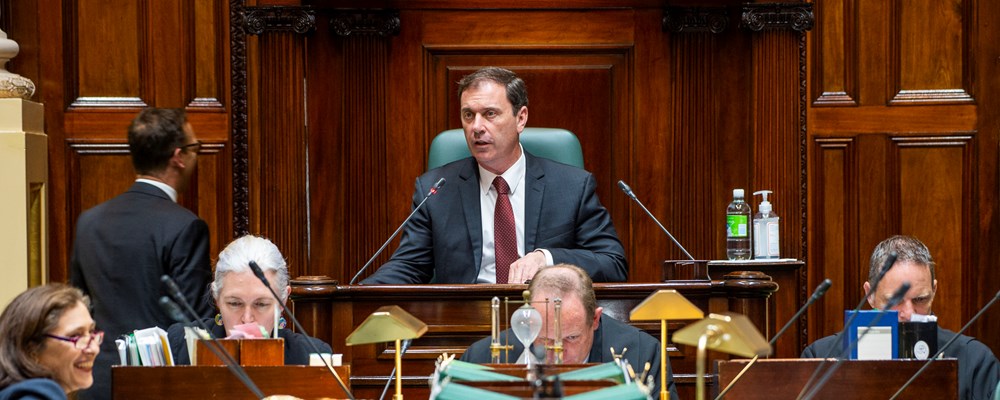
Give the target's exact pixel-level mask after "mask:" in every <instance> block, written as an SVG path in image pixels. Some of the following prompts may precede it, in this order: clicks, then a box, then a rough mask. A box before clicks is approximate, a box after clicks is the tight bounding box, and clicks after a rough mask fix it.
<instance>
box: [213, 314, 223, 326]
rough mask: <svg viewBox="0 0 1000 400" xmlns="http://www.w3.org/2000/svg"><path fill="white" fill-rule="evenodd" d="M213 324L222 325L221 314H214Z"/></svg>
mask: <svg viewBox="0 0 1000 400" xmlns="http://www.w3.org/2000/svg"><path fill="white" fill-rule="evenodd" d="M215 324H216V325H218V326H222V314H215Z"/></svg>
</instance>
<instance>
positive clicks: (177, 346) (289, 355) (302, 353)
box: [167, 318, 333, 365]
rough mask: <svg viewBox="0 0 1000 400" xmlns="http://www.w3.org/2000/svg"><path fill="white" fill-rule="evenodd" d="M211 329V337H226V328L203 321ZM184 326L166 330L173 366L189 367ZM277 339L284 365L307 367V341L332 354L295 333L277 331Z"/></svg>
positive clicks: (309, 348) (319, 342)
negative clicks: (282, 349)
mask: <svg viewBox="0 0 1000 400" xmlns="http://www.w3.org/2000/svg"><path fill="white" fill-rule="evenodd" d="M203 322H204V323H205V324H206V325H208V326H209V327H210V328H212V332H211V333H212V336H213V337H215V338H224V337H226V328H225V327H224V326H219V325H216V324H215V321H214V320H213V319H211V318H208V319H206V320H205V321H203ZM184 325H187V324H173V325H171V326H170V328H168V329H167V335H168V336H169V337H170V351H171V352H173V354H174V364H176V365H191V357H189V356H188V347H187V341H186V340H184ZM278 337H281V338H284V339H285V365H309V354H310V353H313V350H312V346H310V345H309V343H308V342H307V341H312V343H313V344H314V345H316V348H318V349H319V351H320V352H321V353H332V352H333V350H332V349H331V348H330V345H328V344H326V343H324V342H323V341H322V340H319V339H316V338H314V337H310V336H306V335H303V334H301V333H295V332H292V331H290V330H288V329H279V330H278Z"/></svg>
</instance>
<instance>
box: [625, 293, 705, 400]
mask: <svg viewBox="0 0 1000 400" xmlns="http://www.w3.org/2000/svg"><path fill="white" fill-rule="evenodd" d="M704 316H705V313H704V312H702V311H701V309H700V308H698V307H697V306H695V305H694V304H691V302H690V301H688V299H686V298H684V296H683V295H682V294H680V293H677V291H676V290H659V291H656V292H655V293H653V294H651V295H649V297H647V298H646V299H645V300H643V301H642V303H639V305H637V306H635V308H633V309H632V312H630V313H629V319H630V320H632V321H660V400H669V399H670V393H667V348H666V346H667V321H668V320H678V319H701V318H703V317H704ZM674 337H676V335H674ZM643 384H645V382H643Z"/></svg>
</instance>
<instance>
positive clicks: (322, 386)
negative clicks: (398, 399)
mask: <svg viewBox="0 0 1000 400" xmlns="http://www.w3.org/2000/svg"><path fill="white" fill-rule="evenodd" d="M243 368H244V369H245V370H246V371H247V375H249V376H250V379H253V381H254V383H255V384H257V387H259V388H260V390H261V391H262V392H264V394H265V395H268V396H270V395H275V394H286V395H291V396H296V397H300V398H303V399H320V398H324V399H325V398H338V399H339V398H347V396H346V395H345V394H344V391H343V390H341V389H340V386H339V385H338V384H337V380H336V379H335V378H334V377H333V376H332V375H330V372H329V371H328V370H327V369H326V367H307V366H300V365H288V366H278V367H243ZM335 368H336V370H337V373H338V374H340V376H341V378H343V379H344V383H346V384H347V386H348V389H350V386H351V383H350V380H349V379H346V378H347V377H350V376H351V368H350V367H349V366H343V367H335ZM111 386H112V396H111V398H112V399H115V400H118V399H125V400H129V399H151V400H158V399H163V400H175V399H210V398H211V399H255V397H254V395H253V392H251V391H250V389H248V388H247V387H246V386H244V385H243V383H242V382H240V380H239V379H237V378H236V377H235V376H233V374H232V373H231V372H230V371H229V369H228V368H226V367H224V366H189V365H185V366H177V367H125V366H114V367H112V368H111ZM380 393H381V392H380ZM375 396H376V398H377V396H378V394H376V395H375Z"/></svg>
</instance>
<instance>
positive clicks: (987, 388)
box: [802, 327, 1000, 400]
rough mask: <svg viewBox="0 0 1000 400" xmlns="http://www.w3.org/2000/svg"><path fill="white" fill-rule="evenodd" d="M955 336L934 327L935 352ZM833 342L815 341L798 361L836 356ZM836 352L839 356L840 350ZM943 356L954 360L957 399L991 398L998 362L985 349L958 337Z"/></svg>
mask: <svg viewBox="0 0 1000 400" xmlns="http://www.w3.org/2000/svg"><path fill="white" fill-rule="evenodd" d="M955 335H956V333H955V332H952V331H949V330H947V329H944V328H941V327H938V333H937V338H938V344H937V345H938V349H939V350H940V349H941V348H943V347H944V345H945V343H948V341H949V340H951V339H952V338H953V337H955ZM835 339H836V335H831V336H827V337H825V338H822V339H820V340H817V341H816V342H814V343H813V344H811V345H809V346H808V347H806V349H805V350H803V351H802V358H821V357H825V356H827V354H832V356H831V357H836V356H837V354H835V353H837V352H838V350H840V349H841V347H842V345H840V344H838V343H837V342H838V341H836V340H835ZM840 342H843V340H840ZM834 346H836V347H834ZM831 348H832V351H831ZM839 352H840V353H843V350H840V351H839ZM944 357H946V358H957V359H958V398H959V399H962V400H986V399H991V398H993V393H994V391H995V390H996V388H997V382H998V381H1000V362H998V361H997V358H996V356H994V355H993V352H992V351H990V348H989V347H986V345H985V344H983V343H982V342H980V341H978V340H976V339H975V338H972V337H969V336H965V335H960V336H959V337H958V339H956V340H955V342H954V343H952V344H951V346H948V348H947V349H945V351H944ZM917 379H919V378H917Z"/></svg>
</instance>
